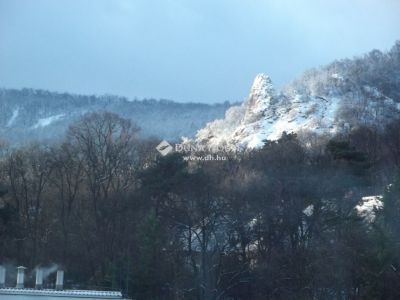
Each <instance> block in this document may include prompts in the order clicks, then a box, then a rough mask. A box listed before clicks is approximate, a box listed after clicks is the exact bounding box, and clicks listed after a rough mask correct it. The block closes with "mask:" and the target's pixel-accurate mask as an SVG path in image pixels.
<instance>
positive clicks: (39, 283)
mask: <svg viewBox="0 0 400 300" xmlns="http://www.w3.org/2000/svg"><path fill="white" fill-rule="evenodd" d="M42 288H43V269H42V268H41V267H38V268H37V269H36V282H35V289H37V290H41V289H42Z"/></svg>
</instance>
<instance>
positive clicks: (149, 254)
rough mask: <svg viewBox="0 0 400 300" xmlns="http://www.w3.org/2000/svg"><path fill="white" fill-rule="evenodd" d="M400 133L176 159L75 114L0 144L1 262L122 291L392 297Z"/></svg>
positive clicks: (247, 299)
mask: <svg viewBox="0 0 400 300" xmlns="http://www.w3.org/2000/svg"><path fill="white" fill-rule="evenodd" d="M399 132H400V121H395V122H392V123H390V124H389V125H387V126H386V128H385V129H384V130H378V129H374V128H369V127H358V128H357V129H354V130H352V131H351V132H350V133H349V134H347V135H341V136H336V137H333V138H331V139H330V140H329V141H327V142H325V141H322V140H321V139H319V138H318V137H313V136H312V135H310V136H309V137H308V138H305V137H302V139H301V140H300V139H299V138H298V137H297V136H296V135H294V134H286V133H283V135H282V137H281V138H280V139H279V140H278V141H274V142H270V141H266V143H265V146H264V147H263V148H262V149H260V150H257V151H251V152H245V153H236V154H235V153H225V154H224V155H227V156H228V159H227V160H226V161H215V162H212V161H206V162H185V161H184V160H183V159H182V157H181V155H180V154H178V153H173V154H170V155H167V156H165V157H162V156H160V155H159V154H158V153H157V151H156V150H155V146H156V145H157V144H158V142H159V141H156V140H150V139H147V140H145V139H140V138H138V128H137V127H136V126H135V125H134V124H132V123H131V122H130V121H128V120H125V119H123V118H121V117H119V116H118V115H116V114H113V113H107V112H105V113H93V114H90V115H86V116H85V117H84V118H83V119H82V120H81V121H80V122H78V123H76V124H75V125H73V126H71V127H70V128H69V130H68V132H67V134H66V136H65V138H64V140H63V142H62V143H60V144H54V145H49V146H44V145H41V144H32V145H30V146H28V147H24V148H18V149H11V148H8V147H7V145H6V144H4V145H3V146H2V147H1V148H0V151H1V153H0V155H1V156H0V157H1V160H0V182H1V187H0V200H1V205H0V262H1V263H3V264H5V265H14V266H16V265H24V266H26V267H29V268H30V269H33V268H34V267H35V266H37V265H39V264H42V265H49V264H52V263H57V264H59V265H61V266H62V267H63V268H64V269H65V271H66V280H67V282H66V286H67V287H69V288H84V289H116V290H122V291H123V292H124V293H125V294H126V295H127V296H129V297H131V298H132V299H145V300H151V299H166V300H167V299H171V300H172V299H174V300H179V299H198V300H211V299H212V300H217V299H235V300H239V299H243V300H251V299H253V300H258V299H400V289H399V286H400V177H399V174H400V173H399V168H400V135H399ZM368 195H384V197H383V201H384V209H383V210H381V211H377V212H376V218H375V220H374V222H366V220H364V219H363V218H361V217H360V216H358V215H357V214H356V213H355V210H354V207H355V205H356V204H357V203H359V201H360V199H361V197H363V196H368ZM310 207H312V208H313V209H312V211H311V213H305V209H307V208H310ZM28 279H29V278H28ZM30 280H33V279H32V278H31V279H30ZM7 284H8V285H14V282H11V281H10V282H8V283H7Z"/></svg>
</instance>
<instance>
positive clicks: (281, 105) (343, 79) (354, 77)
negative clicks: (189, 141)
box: [195, 41, 400, 148]
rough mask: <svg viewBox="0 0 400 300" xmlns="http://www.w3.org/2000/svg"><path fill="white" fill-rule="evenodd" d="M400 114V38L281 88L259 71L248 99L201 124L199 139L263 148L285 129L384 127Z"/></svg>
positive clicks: (317, 131)
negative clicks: (382, 49)
mask: <svg viewBox="0 0 400 300" xmlns="http://www.w3.org/2000/svg"><path fill="white" fill-rule="evenodd" d="M399 117H400V41H399V42H397V43H396V44H395V46H394V47H393V48H392V49H391V50H390V51H389V52H387V53H382V52H380V51H378V50H374V51H372V52H370V53H369V54H367V55H365V56H364V57H361V58H355V59H352V60H351V59H346V60H340V61H336V62H334V63H332V64H330V65H328V66H326V67H323V68H320V69H316V70H311V71H308V72H306V73H305V74H304V75H303V76H302V77H301V78H299V79H298V80H296V81H294V82H292V83H291V84H289V85H287V86H286V87H285V88H284V89H283V90H282V91H281V92H276V91H275V90H274V88H273V86H272V82H271V79H270V78H269V77H268V76H266V75H264V74H259V75H258V76H257V77H256V79H255V80H254V83H253V86H252V88H251V90H250V94H249V97H248V98H247V100H246V101H245V102H244V103H243V104H242V105H240V106H233V107H231V108H230V109H228V111H227V112H226V114H225V118H224V119H219V120H216V121H214V122H210V123H209V124H207V126H206V127H205V128H203V129H201V130H199V131H198V133H197V135H196V139H195V140H196V141H197V142H199V143H203V144H208V145H210V146H219V145H224V144H228V145H235V146H242V147H244V148H258V147H261V146H262V145H263V143H264V142H263V141H264V140H266V139H268V140H276V139H278V138H279V137H280V136H281V134H282V132H283V131H286V132H297V133H313V134H320V135H322V134H324V135H326V134H328V135H329V134H335V133H340V132H345V131H350V130H352V129H353V128H355V127H357V126H359V125H369V126H375V127H378V128H379V127H382V126H384V125H385V124H387V123H388V122H390V121H391V120H393V119H395V118H399Z"/></svg>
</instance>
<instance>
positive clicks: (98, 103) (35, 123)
mask: <svg viewBox="0 0 400 300" xmlns="http://www.w3.org/2000/svg"><path fill="white" fill-rule="evenodd" d="M229 106H230V104H229V103H227V102H226V103H224V104H214V105H207V104H200V103H177V102H173V101H170V100H142V101H139V100H134V101H129V100H128V99H126V98H122V97H116V96H100V97H97V96H83V95H73V94H68V93H53V92H48V91H44V90H33V89H22V90H11V89H0V140H7V141H8V142H10V143H11V144H12V145H16V144H26V143H29V142H31V141H34V140H38V141H44V140H55V139H58V138H62V137H63V136H64V132H65V131H66V129H67V128H68V126H69V125H71V124H73V123H74V122H76V121H77V120H78V119H79V118H81V117H82V116H83V115H84V114H85V113H89V112H95V111H110V112H114V113H117V114H119V115H120V116H122V117H124V118H127V119H130V120H132V121H133V122H135V123H136V124H137V125H138V126H139V127H140V128H141V135H142V136H144V137H151V136H154V137H158V138H161V139H168V140H178V139H180V137H181V136H193V135H194V134H195V133H196V131H197V130H198V129H199V128H201V127H203V126H205V124H206V123H207V122H210V121H212V120H214V119H217V118H221V117H222V116H223V115H224V112H225V111H226V109H227V108H229Z"/></svg>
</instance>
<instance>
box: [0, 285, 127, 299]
mask: <svg viewBox="0 0 400 300" xmlns="http://www.w3.org/2000/svg"><path fill="white" fill-rule="evenodd" d="M0 295H26V296H50V297H70V298H78V299H79V298H94V297H95V298H96V299H122V294H121V292H112V291H91V290H60V291H58V290H49V289H43V290H37V289H17V288H0Z"/></svg>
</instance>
